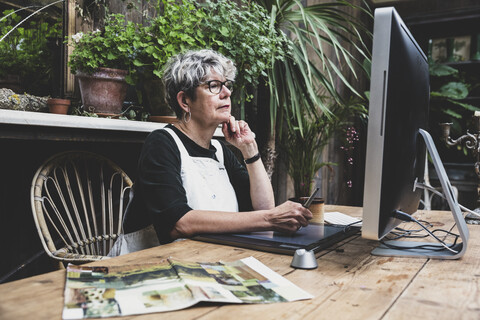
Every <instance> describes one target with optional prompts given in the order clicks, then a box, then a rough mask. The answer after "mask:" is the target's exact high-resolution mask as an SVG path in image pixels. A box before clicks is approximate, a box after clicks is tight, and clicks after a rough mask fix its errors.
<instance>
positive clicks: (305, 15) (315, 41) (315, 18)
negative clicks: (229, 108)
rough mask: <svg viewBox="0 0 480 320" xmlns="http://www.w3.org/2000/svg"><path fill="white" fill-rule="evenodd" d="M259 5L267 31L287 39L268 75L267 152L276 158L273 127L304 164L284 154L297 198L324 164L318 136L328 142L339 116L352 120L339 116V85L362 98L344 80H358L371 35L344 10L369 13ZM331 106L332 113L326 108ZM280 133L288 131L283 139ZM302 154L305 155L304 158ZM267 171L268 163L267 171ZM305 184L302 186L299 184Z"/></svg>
mask: <svg viewBox="0 0 480 320" xmlns="http://www.w3.org/2000/svg"><path fill="white" fill-rule="evenodd" d="M258 1H259V3H260V4H261V5H262V6H263V7H265V8H266V9H267V10H268V11H269V12H270V15H271V23H272V26H273V27H274V28H276V29H280V30H282V31H283V32H285V33H287V34H288V35H289V36H290V38H291V39H292V46H291V48H290V50H288V51H287V52H289V54H288V55H287V57H286V59H283V60H276V61H275V60H273V59H272V68H271V69H270V70H269V73H268V83H269V88H270V119H271V128H272V137H271V139H270V141H269V145H268V148H269V152H270V153H275V150H274V149H275V147H274V145H275V142H274V141H275V135H276V133H275V128H278V131H277V133H278V135H279V137H280V140H281V144H282V145H283V146H284V147H286V148H291V149H292V150H293V149H295V148H296V147H297V146H298V147H299V148H300V149H299V150H298V152H297V153H298V154H299V156H301V157H302V159H303V160H302V161H303V163H296V164H293V167H292V163H291V162H292V161H294V158H295V156H293V157H290V156H289V155H290V154H293V153H291V152H287V160H288V161H289V162H290V164H289V166H290V175H291V176H292V178H293V179H294V181H295V183H294V184H295V189H296V190H295V191H296V196H303V195H308V194H309V193H310V192H309V191H310V183H309V181H311V178H312V177H313V175H314V174H315V173H316V171H317V170H318V169H319V168H320V167H321V166H322V165H324V164H322V163H318V158H319V155H320V153H321V151H322V150H323V146H324V144H325V143H327V140H325V139H323V138H322V137H327V136H328V137H330V136H331V135H332V132H333V131H332V130H333V128H335V127H338V126H337V125H338V123H340V122H342V121H344V120H345V118H343V119H342V118H339V117H346V118H348V117H349V116H352V115H353V114H352V113H348V112H343V111H342V112H340V113H341V114H342V115H340V114H339V111H340V110H342V108H347V106H346V105H345V102H344V101H343V99H342V96H341V94H339V91H340V90H339V87H340V86H339V85H343V86H342V87H343V88H345V87H346V88H348V89H349V90H350V91H351V93H353V94H354V95H357V96H361V94H360V93H358V92H357V91H356V90H355V88H354V86H353V85H352V84H351V83H350V82H349V80H348V77H346V76H345V75H346V74H347V73H348V74H351V75H353V78H354V79H357V77H358V72H359V70H362V69H363V66H364V61H365V60H369V57H370V53H369V51H368V50H367V48H366V44H365V42H364V39H363V36H365V37H368V36H370V32H369V31H368V30H367V29H366V28H365V27H364V26H363V25H362V24H361V23H360V22H358V18H356V17H355V16H353V15H352V14H350V13H348V10H353V11H355V10H356V11H358V10H360V11H362V12H364V13H366V14H367V15H369V16H370V17H371V14H370V13H369V11H368V10H367V9H363V8H362V7H361V6H358V5H354V4H352V3H350V2H347V1H344V0H339V1H336V2H329V3H321V4H315V5H311V6H307V7H304V5H303V3H302V1H300V0H258ZM364 71H366V72H368V70H364ZM325 97H327V98H325ZM332 101H333V103H332ZM332 105H334V106H336V110H331V109H330V106H332ZM347 109H348V108H347ZM282 128H286V130H287V132H286V133H284V134H283V133H282V132H281V131H282ZM300 145H303V147H300ZM272 149H273V150H272ZM305 149H308V150H310V151H309V152H307V153H306V152H305ZM305 157H307V158H308V159H306V158H305ZM298 166H305V167H308V168H304V169H303V170H304V171H305V170H306V172H296V171H295V170H293V169H295V167H298ZM271 167H273V166H272V165H271V164H268V163H267V168H271ZM292 168H293V169H292ZM304 179H306V181H304V182H302V180H304ZM302 185H303V186H304V187H301V186H302ZM301 188H303V190H301ZM298 192H300V193H302V194H298Z"/></svg>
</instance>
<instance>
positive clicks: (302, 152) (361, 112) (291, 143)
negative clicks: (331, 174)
mask: <svg viewBox="0 0 480 320" xmlns="http://www.w3.org/2000/svg"><path fill="white" fill-rule="evenodd" d="M331 103H332V105H331V106H329V110H330V111H331V114H327V113H323V114H322V115H321V116H320V117H318V118H317V117H314V116H312V114H310V113H307V112H304V114H303V117H300V118H299V119H300V121H301V125H302V128H303V130H300V126H299V125H298V124H296V123H293V122H289V121H287V122H288V123H289V124H288V129H287V130H284V131H283V132H282V139H281V144H280V146H281V149H282V151H283V152H282V153H283V154H285V155H286V157H287V162H288V173H289V175H290V176H291V177H292V179H293V187H294V191H295V196H296V197H303V196H305V195H309V194H311V192H312V189H313V187H312V183H313V179H314V177H315V175H316V174H317V172H318V170H319V169H321V168H322V167H324V166H333V165H336V163H332V162H321V155H322V152H323V150H324V148H325V146H327V145H328V143H329V141H330V140H331V139H332V138H333V136H334V135H335V134H336V133H341V132H346V133H348V132H349V131H348V130H347V128H348V127H349V126H351V125H352V121H351V119H352V118H353V116H359V117H361V118H365V117H366V114H367V110H366V108H365V106H364V105H363V104H362V103H359V102H356V101H354V100H352V101H350V102H348V103H344V104H337V103H335V102H331Z"/></svg>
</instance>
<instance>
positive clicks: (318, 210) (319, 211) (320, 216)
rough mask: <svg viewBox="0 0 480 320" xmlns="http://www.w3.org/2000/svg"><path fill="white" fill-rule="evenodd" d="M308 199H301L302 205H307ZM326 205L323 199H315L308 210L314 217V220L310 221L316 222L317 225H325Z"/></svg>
mask: <svg viewBox="0 0 480 320" xmlns="http://www.w3.org/2000/svg"><path fill="white" fill-rule="evenodd" d="M307 199H308V197H301V198H300V203H305V202H306V201H307ZM324 204H325V201H324V200H323V198H315V199H313V201H312V204H311V205H310V207H309V208H308V209H309V210H310V212H311V213H312V215H313V218H312V220H310V222H315V223H324V222H325V218H324V215H325V209H324Z"/></svg>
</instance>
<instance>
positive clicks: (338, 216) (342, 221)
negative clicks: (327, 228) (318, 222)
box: [325, 211, 362, 227]
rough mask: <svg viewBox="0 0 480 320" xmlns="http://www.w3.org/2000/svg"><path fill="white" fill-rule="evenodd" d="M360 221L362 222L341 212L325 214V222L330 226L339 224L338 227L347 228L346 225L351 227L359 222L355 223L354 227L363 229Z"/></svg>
mask: <svg viewBox="0 0 480 320" xmlns="http://www.w3.org/2000/svg"><path fill="white" fill-rule="evenodd" d="M360 221H361V220H360V219H357V218H354V217H351V216H349V215H346V214H344V213H341V212H337V211H334V212H325V222H327V223H329V224H337V225H341V226H346V225H350V224H352V223H355V222H359V223H355V224H354V225H353V226H355V227H361V226H362V222H360Z"/></svg>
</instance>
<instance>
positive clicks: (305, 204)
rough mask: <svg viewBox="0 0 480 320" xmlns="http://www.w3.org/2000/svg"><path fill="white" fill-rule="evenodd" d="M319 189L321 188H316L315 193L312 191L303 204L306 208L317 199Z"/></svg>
mask: <svg viewBox="0 0 480 320" xmlns="http://www.w3.org/2000/svg"><path fill="white" fill-rule="evenodd" d="M318 190H320V188H316V189H315V191H313V193H312V195H311V196H310V198H308V199H307V201H305V203H304V204H303V206H304V207H305V208H308V207H310V205H311V204H312V201H313V199H315V195H316V194H317V192H318Z"/></svg>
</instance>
